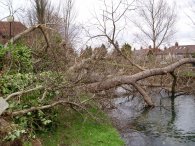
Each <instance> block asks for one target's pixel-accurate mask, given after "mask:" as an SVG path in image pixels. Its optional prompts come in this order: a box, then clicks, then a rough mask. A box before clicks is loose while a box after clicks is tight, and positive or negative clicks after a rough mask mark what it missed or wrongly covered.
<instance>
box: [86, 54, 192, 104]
mask: <svg viewBox="0 0 195 146" xmlns="http://www.w3.org/2000/svg"><path fill="white" fill-rule="evenodd" d="M188 63H195V59H194V58H185V59H181V60H179V61H177V62H175V63H173V64H171V65H169V66H167V67H164V68H155V69H148V70H145V71H142V72H139V73H137V74H134V75H131V76H128V75H123V76H116V77H113V78H110V79H106V80H104V81H101V82H96V83H92V84H88V85H86V86H85V88H86V90H87V91H89V92H99V91H103V90H108V89H110V88H114V87H117V86H121V85H123V84H131V85H132V86H134V87H135V88H136V89H137V90H138V92H140V93H141V95H142V96H143V98H144V100H145V101H146V103H147V104H148V105H149V106H154V103H153V102H152V100H151V98H150V97H149V96H148V95H147V93H146V92H145V91H144V90H143V89H142V88H141V86H139V85H138V84H136V82H138V81H140V80H142V79H145V78H148V77H151V76H157V75H166V74H173V73H174V71H175V70H176V69H177V68H179V67H180V66H182V65H184V64H188Z"/></svg>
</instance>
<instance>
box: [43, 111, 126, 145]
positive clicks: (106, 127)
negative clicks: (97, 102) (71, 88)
mask: <svg viewBox="0 0 195 146" xmlns="http://www.w3.org/2000/svg"><path fill="white" fill-rule="evenodd" d="M92 112H93V113H94V114H95V115H96V117H98V118H99V119H101V120H100V121H99V120H98V121H99V122H97V121H95V120H92V118H89V117H88V116H87V115H86V114H84V115H83V116H81V115H80V114H79V113H77V112H74V111H68V112H67V111H61V114H60V116H59V117H58V118H59V119H58V120H59V121H60V122H59V126H58V128H57V129H56V130H55V131H53V132H50V133H45V134H42V135H41V136H40V137H41V140H42V143H43V146H58V145H60V144H64V145H66V146H123V145H124V142H123V141H122V140H121V138H120V136H119V134H118V132H117V131H116V129H115V128H113V126H112V124H111V123H110V122H109V120H108V118H107V117H106V116H105V114H104V113H103V112H99V110H93V111H92ZM83 117H84V118H83Z"/></svg>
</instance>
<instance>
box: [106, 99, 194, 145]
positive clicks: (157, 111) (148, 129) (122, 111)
mask: <svg viewBox="0 0 195 146" xmlns="http://www.w3.org/2000/svg"><path fill="white" fill-rule="evenodd" d="M153 97H154V100H155V103H156V104H157V105H159V107H155V108H153V109H147V110H146V109H143V105H144V104H143V100H142V99H141V98H137V97H136V98H134V99H131V97H129V98H128V97H121V98H117V99H115V100H114V101H113V102H114V104H115V106H116V108H115V109H112V110H110V111H109V115H110V116H111V118H112V119H113V121H114V123H115V125H116V127H117V128H118V130H119V131H120V133H121V136H122V138H123V139H124V140H125V141H126V144H127V145H128V146H149V145H150V146H195V96H192V95H185V96H184V95H183V96H178V97H177V98H175V99H174V100H171V98H170V97H167V96H165V97H161V96H160V95H153ZM160 105H161V106H160Z"/></svg>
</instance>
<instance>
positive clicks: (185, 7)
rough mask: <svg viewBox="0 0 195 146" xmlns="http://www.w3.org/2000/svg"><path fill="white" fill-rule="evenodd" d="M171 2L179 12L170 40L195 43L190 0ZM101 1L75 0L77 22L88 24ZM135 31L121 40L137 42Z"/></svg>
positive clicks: (19, 1)
mask: <svg viewBox="0 0 195 146" xmlns="http://www.w3.org/2000/svg"><path fill="white" fill-rule="evenodd" d="M0 1H6V0H0ZM28 1H29V0H13V2H14V8H15V9H17V8H18V7H23V8H27V7H28V6H29V5H28ZM51 1H52V2H53V3H54V4H56V5H57V4H58V3H59V1H63V0H51ZM167 1H168V2H169V3H173V2H174V1H175V2H176V4H177V14H178V21H177V25H176V30H177V33H176V35H175V39H174V40H173V41H172V42H170V43H171V44H170V45H172V44H174V43H175V42H176V41H178V42H179V44H186V45H187V44H195V30H194V28H193V26H192V25H191V24H192V23H191V21H190V20H189V18H188V16H187V15H190V16H191V17H194V18H195V15H194V16H193V14H192V13H190V11H189V9H190V8H189V3H190V0H167ZM99 4H100V2H99V1H98V0H75V9H76V11H77V15H78V16H77V22H79V23H82V24H83V26H85V25H87V24H88V22H89V21H90V20H91V18H92V17H93V16H92V13H93V11H94V10H96V11H97V12H98V9H99ZM7 14H8V13H7V12H6V10H5V9H2V8H0V19H1V18H3V17H5V16H6V15H7ZM133 31H135V29H134V28H132V27H131V29H127V31H125V32H126V33H125V34H123V35H122V34H121V36H122V37H120V41H123V42H129V43H130V44H135V42H134V39H133V34H132V32H133ZM135 46H136V45H135Z"/></svg>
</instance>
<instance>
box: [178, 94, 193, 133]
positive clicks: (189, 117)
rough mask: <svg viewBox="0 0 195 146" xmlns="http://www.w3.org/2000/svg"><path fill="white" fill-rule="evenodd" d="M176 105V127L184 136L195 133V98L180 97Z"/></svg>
mask: <svg viewBox="0 0 195 146" xmlns="http://www.w3.org/2000/svg"><path fill="white" fill-rule="evenodd" d="M176 103H177V104H178V105H177V106H176V110H177V118H176V121H175V122H174V125H175V127H176V128H177V129H178V130H179V131H180V132H181V133H183V134H186V133H191V132H192V133H193V132H194V133H195V98H193V97H188V98H186V97H185V96H180V97H178V98H176Z"/></svg>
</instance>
